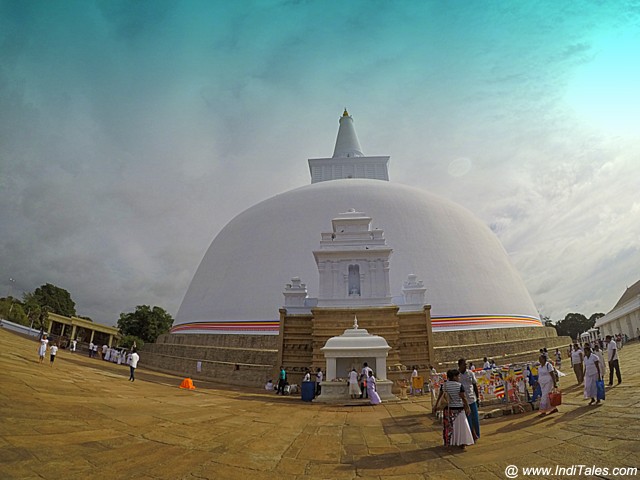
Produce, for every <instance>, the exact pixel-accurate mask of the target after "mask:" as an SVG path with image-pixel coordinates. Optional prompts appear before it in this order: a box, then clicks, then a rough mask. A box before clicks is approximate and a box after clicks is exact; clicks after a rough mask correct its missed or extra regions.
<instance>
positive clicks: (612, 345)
mask: <svg viewBox="0 0 640 480" xmlns="http://www.w3.org/2000/svg"><path fill="white" fill-rule="evenodd" d="M606 340H607V341H606V343H607V354H608V356H609V386H610V387H611V386H612V385H613V370H614V369H615V371H616V377H617V378H618V385H620V384H621V383H622V375H621V374H620V364H619V363H618V346H617V345H616V341H615V340H614V339H613V338H611V335H607V337H606Z"/></svg>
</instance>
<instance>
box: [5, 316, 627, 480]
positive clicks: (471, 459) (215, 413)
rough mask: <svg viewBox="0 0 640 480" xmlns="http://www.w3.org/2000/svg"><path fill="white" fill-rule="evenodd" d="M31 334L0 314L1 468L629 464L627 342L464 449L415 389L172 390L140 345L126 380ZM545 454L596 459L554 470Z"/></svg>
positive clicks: (190, 475) (413, 472)
mask: <svg viewBox="0 0 640 480" xmlns="http://www.w3.org/2000/svg"><path fill="white" fill-rule="evenodd" d="M541 346H542V345H541ZM36 347H37V345H36V342H34V341H33V340H30V339H26V338H23V337H21V336H18V335H15V334H12V333H10V332H7V331H5V330H3V329H1V328H0V372H1V373H0V378H1V382H0V386H1V388H0V399H1V402H0V478H1V479H12V478H16V479H31V478H33V479H36V478H37V479H43V478H44V479H75V478H78V479H89V478H91V479H102V478H104V479H107V480H114V479H124V478H132V479H136V480H144V479H182V478H186V479H246V480H250V479H251V480H253V479H385V480H391V479H413V478H417V479H418V478H419V479H423V478H426V479H431V478H441V479H498V478H499V479H504V478H514V477H513V475H512V476H511V477H507V476H506V475H505V468H506V467H507V466H508V465H513V466H516V467H518V468H519V472H518V473H519V475H518V478H637V477H640V476H639V475H638V474H637V473H636V474H632V475H627V476H621V475H613V474H612V470H613V468H615V467H639V466H640V345H639V344H638V343H637V342H636V343H631V344H629V345H627V346H625V347H624V349H622V351H621V352H620V364H621V369H622V375H623V383H622V384H621V385H619V386H615V387H613V388H611V389H609V390H608V391H607V400H606V401H605V402H603V404H602V405H601V406H598V407H589V406H587V405H586V403H587V402H586V401H585V400H583V399H582V389H581V388H579V387H578V386H577V385H576V380H575V377H574V376H573V375H570V376H567V377H564V378H563V379H562V382H561V387H562V389H563V392H564V398H563V405H562V406H561V407H560V412H559V413H558V414H556V415H554V416H550V417H547V418H539V417H538V416H537V412H534V413H526V414H519V415H510V416H505V417H500V418H495V419H488V420H484V421H483V422H482V424H481V432H482V438H481V439H480V442H479V443H478V444H476V445H474V446H471V447H468V449H467V451H466V452H460V451H458V450H449V449H446V448H444V447H442V446H441V444H442V440H441V427H440V425H439V424H437V423H435V420H434V418H433V416H431V414H430V411H431V404H430V399H429V397H428V396H425V397H417V398H411V399H410V400H409V401H404V402H398V403H388V404H383V405H379V406H376V407H373V406H357V407H345V406H326V405H319V404H311V403H305V402H302V401H301V400H300V399H299V397H296V398H294V397H276V396H275V395H273V394H268V393H266V392H264V391H261V390H246V389H244V390H243V389H239V388H233V387H223V386H216V385H211V384H203V383H202V382H195V384H196V386H197V387H198V388H197V390H195V391H185V390H180V389H179V388H178V385H179V384H180V381H181V380H182V379H181V378H178V377H174V376H170V375H164V374H161V373H157V372H152V371H149V370H145V369H144V357H142V358H141V360H140V363H141V368H139V369H138V371H137V374H136V376H137V380H136V381H135V382H134V383H131V382H129V381H127V378H128V368H127V367H125V366H118V365H113V364H110V363H106V362H102V361H100V360H96V359H89V358H87V357H86V356H83V355H80V354H71V353H69V352H67V351H61V352H60V353H59V354H58V358H57V360H56V362H55V365H54V366H53V367H50V366H49V365H48V358H47V360H46V362H45V364H42V365H40V364H38V363H37V352H36ZM568 373H570V372H568ZM556 465H559V466H560V467H572V466H573V465H576V466H578V465H586V466H588V467H593V466H596V467H601V468H608V469H609V473H607V474H603V473H602V472H598V473H599V474H598V475H593V476H590V475H585V474H584V472H585V470H583V474H582V475H580V474H579V471H578V470H577V469H578V468H579V467H576V471H575V475H572V476H571V475H564V476H563V475H557V474H555V473H554V472H555V468H556ZM524 467H551V468H552V471H551V473H550V474H546V475H544V474H537V475H534V474H531V475H526V474H525V473H524V471H523V468H524ZM583 468H585V467H583ZM509 473H511V472H509Z"/></svg>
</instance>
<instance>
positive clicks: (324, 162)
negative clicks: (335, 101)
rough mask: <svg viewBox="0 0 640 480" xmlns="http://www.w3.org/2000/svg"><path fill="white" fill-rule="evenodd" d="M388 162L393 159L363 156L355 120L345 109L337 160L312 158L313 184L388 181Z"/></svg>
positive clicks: (336, 155)
mask: <svg viewBox="0 0 640 480" xmlns="http://www.w3.org/2000/svg"><path fill="white" fill-rule="evenodd" d="M388 163H389V157H380V156H376V157H367V156H365V154H364V153H362V147H361V146H360V142H359V141H358V136H357V135H356V129H355V128H354V126H353V118H352V117H351V115H349V112H348V111H347V109H346V108H345V109H344V112H343V113H342V116H341V117H340V128H339V129H338V138H337V139H336V148H335V150H334V151H333V157H331V158H310V159H309V171H310V173H311V183H317V182H326V181H328V180H342V179H345V178H368V179H372V180H385V181H388V180H389V171H388V168H387V164H388Z"/></svg>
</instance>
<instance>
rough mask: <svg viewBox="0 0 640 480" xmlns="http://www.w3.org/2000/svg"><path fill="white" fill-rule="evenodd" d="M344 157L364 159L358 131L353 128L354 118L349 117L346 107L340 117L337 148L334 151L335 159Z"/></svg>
mask: <svg viewBox="0 0 640 480" xmlns="http://www.w3.org/2000/svg"><path fill="white" fill-rule="evenodd" d="M344 157H364V153H362V147H361V146H360V141H359V140H358V135H356V129H355V127H354V126H353V117H352V116H351V115H349V112H348V111H347V109H346V107H345V109H344V113H343V114H342V116H341V117H340V128H339V129H338V138H336V148H335V149H334V150H333V158H344Z"/></svg>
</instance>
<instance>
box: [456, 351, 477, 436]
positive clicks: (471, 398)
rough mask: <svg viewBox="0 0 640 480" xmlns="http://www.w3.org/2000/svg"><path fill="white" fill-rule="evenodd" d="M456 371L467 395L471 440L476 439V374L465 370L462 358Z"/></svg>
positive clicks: (465, 363) (465, 366)
mask: <svg viewBox="0 0 640 480" xmlns="http://www.w3.org/2000/svg"><path fill="white" fill-rule="evenodd" d="M458 371H459V372H460V377H459V382H460V383H461V384H462V386H463V387H464V394H465V395H466V396H467V402H468V403H469V409H470V412H469V415H467V422H469V428H470V429H471V435H473V440H474V441H477V440H478V438H480V416H479V415H478V398H480V395H479V394H478V382H477V381H476V376H475V374H474V373H473V372H472V371H471V370H467V361H466V360H465V359H464V358H461V359H460V360H458Z"/></svg>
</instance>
